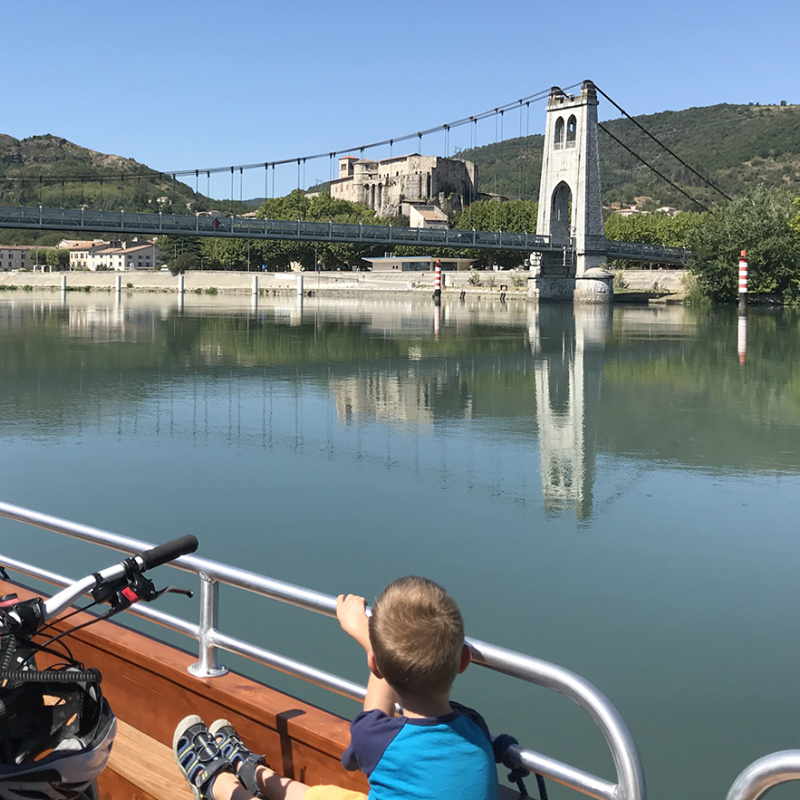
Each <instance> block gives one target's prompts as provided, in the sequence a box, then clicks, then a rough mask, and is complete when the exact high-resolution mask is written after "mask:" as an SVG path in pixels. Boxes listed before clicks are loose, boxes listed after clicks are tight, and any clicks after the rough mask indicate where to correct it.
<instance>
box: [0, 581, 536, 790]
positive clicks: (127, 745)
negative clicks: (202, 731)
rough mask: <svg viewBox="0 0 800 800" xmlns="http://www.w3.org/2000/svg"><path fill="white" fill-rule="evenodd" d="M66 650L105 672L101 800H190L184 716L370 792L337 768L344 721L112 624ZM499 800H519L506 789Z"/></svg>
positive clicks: (316, 775) (301, 774) (299, 772)
mask: <svg viewBox="0 0 800 800" xmlns="http://www.w3.org/2000/svg"><path fill="white" fill-rule="evenodd" d="M14 592H15V593H17V594H18V595H19V596H20V598H21V599H27V598H29V597H32V596H35V593H34V592H32V591H30V590H28V589H25V588H24V587H21V586H19V585H18V584H15V583H12V582H8V581H2V580H0V596H2V595H5V594H11V593H14ZM89 619H90V615H89V614H83V613H82V614H76V615H75V616H74V617H71V618H70V621H69V623H66V624H62V623H60V622H59V621H58V620H56V622H55V623H54V627H55V628H56V630H58V631H61V630H64V629H65V628H66V627H70V628H71V627H73V626H74V625H79V624H81V623H82V622H86V621H88V620H89ZM69 645H70V649H71V650H72V652H73V654H74V655H75V658H76V659H78V660H79V661H82V662H83V663H84V664H85V665H86V666H87V667H96V668H98V669H99V670H100V671H101V672H102V674H103V693H104V694H105V696H106V697H107V698H108V701H109V703H110V704H111V707H112V708H113V710H114V713H115V714H116V715H117V720H118V724H119V727H118V733H117V738H116V740H115V742H114V747H113V750H112V753H111V758H110V759H109V762H108V766H107V767H106V769H105V771H104V772H103V774H102V775H101V777H100V780H99V790H100V799H101V800H112V798H113V800H192V793H191V791H190V789H189V786H188V784H187V783H186V781H185V780H184V778H183V776H182V775H181V773H180V771H179V770H178V767H177V765H176V764H175V761H174V759H173V757H172V735H173V732H174V730H175V726H176V725H177V723H178V722H180V720H181V719H183V717H185V716H187V715H188V714H199V715H200V716H201V717H202V718H203V719H204V720H206V721H207V722H209V723H210V722H211V721H213V720H215V719H218V718H220V717H224V718H227V719H229V720H230V721H231V722H232V723H233V724H234V726H235V727H236V729H237V731H238V732H239V733H240V735H241V736H242V739H243V740H244V741H245V743H246V744H247V745H248V747H250V748H251V749H252V750H253V751H254V752H257V753H264V755H265V756H266V759H267V762H268V763H269V764H270V765H271V766H272V767H273V768H274V769H276V770H277V771H278V772H280V773H281V774H283V775H285V776H287V777H290V778H294V779H296V780H300V781H303V782H304V783H307V784H309V785H312V786H313V785H316V784H323V783H331V784H335V785H337V786H341V787H343V788H346V789H354V790H356V791H361V792H368V791H369V785H368V783H367V780H366V777H365V776H364V775H363V774H362V773H360V772H348V771H347V770H345V769H344V768H343V767H342V765H341V762H340V761H339V759H340V758H341V755H342V753H343V752H344V750H345V749H346V748H347V745H348V744H349V743H350V725H349V722H348V721H347V720H344V719H342V718H341V717H337V716H335V715H334V714H330V713H329V712H327V711H323V710H322V709H320V708H317V707H316V706H312V705H310V704H308V703H304V702H302V701H301V700H298V699H297V698H295V697H292V696H291V695H288V694H284V693H282V692H279V691H277V690H275V689H272V688H271V687H269V686H267V685H265V684H263V683H258V682H256V681H253V680H250V679H249V678H246V677H244V676H242V675H238V674H236V673H233V672H229V673H228V674H227V675H224V676H222V677H220V678H213V679H206V678H196V677H194V676H192V675H190V674H189V673H188V672H187V668H188V667H189V666H190V665H191V664H193V663H194V662H195V661H196V656H193V655H192V654H190V653H187V652H185V651H183V650H180V649H179V648H177V647H172V646H170V645H167V644H165V643H163V642H160V641H158V640H157V639H153V638H152V637H149V636H146V635H144V634H141V633H137V632H135V631H132V630H129V629H127V628H125V627H123V626H121V625H117V624H115V623H113V622H98V623H96V624H95V625H92V626H91V627H89V628H86V629H85V630H81V631H78V632H76V633H75V634H74V635H73V636H70V639H69ZM51 660H55V659H51ZM47 665H48V658H47V657H45V656H42V657H40V658H39V666H40V668H42V667H45V666H47ZM499 797H500V800H519V797H520V795H519V794H518V793H517V792H515V791H513V790H511V789H509V788H507V787H501V789H500V793H499Z"/></svg>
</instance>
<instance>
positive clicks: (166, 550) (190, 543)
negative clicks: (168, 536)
mask: <svg viewBox="0 0 800 800" xmlns="http://www.w3.org/2000/svg"><path fill="white" fill-rule="evenodd" d="M195 550H197V537H196V536H192V534H187V535H186V536H181V537H180V538H178V539H173V540H172V541H171V542H165V543H164V544H160V545H158V546H157V547H154V548H153V549H152V550H145V551H144V553H139V554H138V558H140V559H141V561H142V572H145V571H147V570H148V569H153V567H159V566H161V565H162V564H166V563H167V562H168V561H174V560H175V559H176V558H178V557H179V556H185V555H186V554H187V553H194V551H195Z"/></svg>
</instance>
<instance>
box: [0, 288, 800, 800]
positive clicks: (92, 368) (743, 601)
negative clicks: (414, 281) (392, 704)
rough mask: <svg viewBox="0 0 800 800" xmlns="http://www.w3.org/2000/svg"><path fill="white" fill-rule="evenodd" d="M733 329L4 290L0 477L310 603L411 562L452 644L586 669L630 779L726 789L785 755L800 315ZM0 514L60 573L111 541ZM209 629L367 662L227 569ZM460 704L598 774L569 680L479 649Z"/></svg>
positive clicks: (621, 310) (755, 318)
mask: <svg viewBox="0 0 800 800" xmlns="http://www.w3.org/2000/svg"><path fill="white" fill-rule="evenodd" d="M746 337H747V338H746V353H743V352H740V351H741V350H742V346H741V343H742V341H743V340H742V338H741V335H740V332H739V330H738V326H737V318H736V315H735V311H732V310H727V309H723V310H692V309H688V308H687V309H684V308H681V307H659V308H641V307H632V306H628V307H625V306H617V307H616V308H614V309H613V313H612V311H611V310H609V309H603V308H591V307H586V308H577V309H575V311H574V312H573V310H572V309H571V308H569V307H567V306H558V305H553V306H543V307H541V308H539V309H537V308H536V307H535V306H530V307H528V306H527V305H525V304H524V303H521V302H514V303H509V304H508V305H503V304H501V303H500V302H499V301H497V300H486V299H483V300H470V301H468V302H467V303H460V302H458V301H457V300H455V299H453V300H449V299H448V300H446V301H445V303H444V306H443V308H442V309H440V310H438V311H437V310H436V309H435V308H434V306H433V304H432V302H431V301H430V300H414V301H409V302H406V301H403V300H398V299H372V300H355V299H340V300H336V299H325V300H321V299H317V298H312V299H307V300H306V301H305V304H304V305H298V303H297V301H295V300H294V299H291V300H284V301H281V302H277V301H276V300H274V299H273V300H269V301H266V300H261V301H259V303H258V305H255V306H254V305H251V301H250V300H249V298H238V299H236V298H234V299H231V298H225V297H221V296H220V297H217V298H210V297H209V298H206V297H201V296H187V297H186V299H185V300H184V301H183V303H181V302H180V301H179V300H178V299H176V297H175V296H174V295H139V296H135V297H132V298H123V299H122V300H121V301H115V299H114V297H113V296H108V295H102V296H101V295H97V294H91V293H87V294H84V293H80V294H79V293H70V294H69V295H67V296H65V298H63V299H62V298H61V296H60V295H59V294H57V293H52V294H44V293H42V294H28V293H22V292H13V293H12V292H7V293H4V294H0V364H1V365H2V372H1V373H0V374H1V375H2V381H1V382H0V434H1V435H2V446H3V458H2V460H1V461H0V487H1V490H0V498H2V499H3V500H4V501H6V502H11V503H15V504H18V505H22V506H26V507H30V508H34V509H37V510H40V511H45V512H48V513H51V514H54V515H56V516H61V517H65V518H67V519H73V520H78V521H81V522H84V523H87V524H91V525H95V526H98V527H101V528H107V529H110V530H113V531H116V532H118V533H122V534H126V535H130V536H135V537H139V538H143V539H146V540H150V541H154V542H159V541H163V540H166V539H167V538H170V537H172V536H175V535H179V534H182V533H186V532H192V533H195V534H196V535H197V536H198V538H199V539H200V542H201V549H200V554H201V555H204V556H207V557H209V558H214V559H218V560H221V561H223V562H226V563H230V564H234V565H237V566H242V567H246V568H249V569H254V570H256V571H259V572H263V573H265V574H267V575H270V576H273V577H276V578H280V579H282V580H286V581H290V582H293V583H297V584H300V585H303V586H308V587H313V588H315V589H318V590H321V591H323V592H327V593H331V594H337V593H339V592H343V591H352V592H357V593H360V594H363V595H365V596H367V598H368V599H370V600H372V599H374V597H375V595H376V594H377V593H378V592H379V591H380V589H381V588H382V587H383V586H384V585H385V584H386V583H387V582H389V581H390V580H392V579H393V578H395V577H398V576H400V575H404V574H409V573H419V574H424V575H427V576H429V577H431V578H433V579H434V580H437V581H438V582H440V583H442V584H443V585H444V586H445V587H447V588H448V589H449V590H450V591H451V592H452V593H453V595H454V596H455V597H456V599H457V600H458V602H459V604H460V605H461V608H462V610H463V612H464V616H465V619H466V622H467V632H468V634H469V635H471V636H473V637H476V638H479V639H484V640H488V641H490V642H493V643H495V644H498V645H503V646H506V647H510V648H512V649H515V650H520V651H522V652H525V653H529V654H532V655H536V656H538V657H540V658H544V659H547V660H549V661H553V662H556V663H558V664H561V665H563V666H565V667H568V668H569V669H571V670H574V671H575V672H578V673H579V674H581V675H583V676H584V677H585V678H587V679H588V680H589V681H591V682H592V683H594V684H595V685H596V686H598V687H599V688H600V689H601V690H602V691H603V692H604V693H605V694H606V695H607V696H608V697H609V698H610V699H611V701H612V702H613V703H614V704H615V705H616V707H617V708H618V709H619V711H620V712H621V714H622V716H623V718H624V719H625V720H626V722H627V724H628V726H629V727H630V729H631V731H632V733H633V735H634V738H635V740H636V742H637V744H638V746H639V748H640V751H641V754H642V758H643V761H644V767H645V774H646V777H647V781H648V787H649V794H650V797H651V798H658V799H661V798H669V797H673V796H676V795H680V796H683V797H687V798H690V800H693V799H694V798H697V800H701V798H702V800H711V799H712V798H723V797H724V795H725V793H726V791H727V789H728V787H729V786H730V784H731V782H732V781H733V779H734V777H735V776H736V775H737V774H738V773H739V771H740V770H741V769H743V768H744V767H745V766H746V765H747V764H748V763H750V762H751V761H753V760H754V759H755V758H758V757H760V756H762V755H765V754H767V753H769V752H772V751H775V750H782V749H787V748H791V747H796V746H797V745H798V738H797V733H798V718H799V714H798V700H797V691H798V690H797V674H798V669H800V637H798V632H797V619H798V613H797V611H798V567H800V537H799V536H798V533H797V525H796V520H797V519H798V511H799V510H800V509H798V505H800V502H799V501H800V493H798V474H799V473H800V318H799V317H798V315H797V314H796V313H795V312H793V311H788V310H781V311H774V312H759V313H752V314H751V316H750V318H749V321H748V329H747V331H746ZM0 530H1V531H2V552H4V553H6V554H7V555H10V556H15V557H20V558H27V559H29V560H33V561H36V562H37V563H39V564H40V565H41V566H44V567H47V568H49V569H52V570H54V571H61V572H65V573H66V574H71V575H75V576H77V575H79V574H82V573H85V572H87V571H90V570H92V569H95V568H97V567H99V566H102V565H103V564H105V563H106V562H108V561H110V560H111V559H110V557H109V555H108V551H102V550H98V549H96V548H90V547H89V546H87V545H80V544H76V543H74V542H69V541H66V540H61V539H59V537H57V536H55V535H52V534H49V533H46V532H43V531H38V530H36V529H31V528H26V527H22V526H18V525H14V524H11V523H8V522H3V523H2V524H0ZM166 577H172V578H174V580H175V582H177V583H178V584H181V585H183V584H185V583H186V582H187V581H188V580H189V579H188V577H182V576H180V575H178V574H177V573H175V574H172V573H168V574H167V576H166ZM161 579H162V580H163V579H164V576H161ZM165 601H166V602H165V603H164V604H163V607H164V608H166V609H168V610H171V611H175V612H176V613H182V614H184V615H186V616H187V617H191V616H192V614H193V613H194V612H193V608H194V606H193V602H190V601H187V600H185V599H183V598H177V597H168V598H165ZM221 626H222V628H223V630H225V631H226V632H230V633H233V634H237V635H241V636H243V637H246V638H249V639H251V640H253V641H255V642H257V643H259V644H262V645H264V646H266V647H269V648H272V649H275V650H278V651H280V652H284V653H286V654H288V655H291V656H294V657H296V658H300V659H303V660H308V661H310V662H312V663H314V664H315V665H316V666H319V667H323V668H325V669H328V670H330V671H333V672H337V673H340V674H344V675H345V676H346V677H349V678H351V679H354V680H361V681H364V680H366V674H365V669H364V665H363V658H362V657H361V655H360V654H359V653H358V652H355V649H356V648H355V646H354V645H352V643H350V642H349V641H345V640H344V637H343V635H342V634H341V633H340V632H339V631H338V630H337V629H336V625H335V623H333V622H332V621H331V620H328V619H323V618H317V617H313V616H311V615H309V614H307V613H305V612H301V611H298V610H295V609H287V608H284V607H276V604H274V603H270V602H268V601H266V600H265V601H253V600H251V599H250V598H249V597H248V596H246V595H244V594H243V593H239V592H234V591H233V590H231V591H226V592H223V596H222V603H221ZM183 646H187V647H188V646H189V645H188V643H187V640H184V641H183ZM222 660H223V661H224V662H225V663H227V664H229V665H230V666H232V667H235V668H237V669H243V670H246V671H248V672H250V673H251V674H254V675H256V676H259V677H262V678H266V679H270V680H272V675H271V674H270V675H268V674H266V671H265V670H260V669H259V668H257V667H256V666H254V665H252V664H249V663H246V662H245V663H242V662H239V661H237V660H236V659H234V658H231V657H228V656H224V658H223V659H222ZM276 681H277V683H278V685H280V686H281V687H283V688H286V689H288V690H289V691H291V692H294V693H296V694H299V695H302V696H303V697H307V698H309V699H311V700H312V701H314V702H318V703H320V704H323V705H326V706H328V707H330V708H332V709H333V710H335V711H337V712H339V713H342V714H345V715H351V714H352V713H354V710H355V705H354V704H353V703H352V702H350V701H346V700H343V699H341V698H330V697H329V696H327V695H325V694H324V693H322V692H321V691H318V690H315V689H308V688H307V687H306V685H305V684H301V683H298V682H295V681H292V679H289V678H285V677H283V676H279V677H278V678H277V679H276ZM456 698H457V699H460V700H462V701H463V702H467V703H471V704H474V705H476V706H477V707H479V708H480V709H481V710H482V711H484V712H485V715H486V717H487V719H488V721H489V724H490V727H492V728H493V730H494V731H495V732H501V731H506V732H509V733H513V734H514V735H516V736H517V737H518V738H519V739H520V740H521V742H522V743H523V744H525V745H527V746H530V747H533V748H534V749H537V750H539V751H541V752H544V753H546V754H547V755H550V756H553V757H556V758H560V759H563V760H565V761H568V762H570V763H572V764H575V765H576V766H579V767H581V768H583V769H586V770H589V771H594V772H596V773H598V774H601V775H603V776H604V777H607V778H608V779H609V780H613V778H614V775H613V768H612V765H611V760H610V758H609V756H608V754H607V752H606V748H605V745H604V742H603V740H602V736H601V735H600V733H599V732H598V730H597V729H596V728H595V727H594V725H593V724H592V723H591V721H590V720H589V718H588V717H587V716H586V715H585V714H584V713H583V712H582V711H581V710H580V709H578V708H577V707H576V706H574V705H573V704H572V703H570V702H569V701H567V700H565V699H564V698H562V697H560V696H557V695H553V694H552V693H549V692H547V691H545V690H542V689H539V688H536V687H531V686H527V685H522V684H520V683H519V682H517V681H514V680H512V679H509V678H504V677H502V676H498V675H495V674H493V673H490V672H488V671H486V670H482V669H479V668H473V669H470V670H468V671H467V673H466V674H465V675H464V676H463V678H460V679H459V683H458V688H457V691H456ZM776 794H780V792H776ZM552 796H554V797H556V798H558V797H566V796H567V792H566V790H563V789H560V788H558V787H556V788H554V789H553V790H552Z"/></svg>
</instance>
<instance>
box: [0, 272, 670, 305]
mask: <svg viewBox="0 0 800 800" xmlns="http://www.w3.org/2000/svg"><path fill="white" fill-rule="evenodd" d="M684 274H685V271H684V270H653V271H649V270H630V271H626V272H625V282H626V286H627V287H628V288H629V289H631V290H635V291H649V290H650V289H651V288H652V286H653V284H654V283H657V284H658V287H659V288H660V289H661V290H662V291H664V290H666V291H669V292H680V291H681V288H682V283H681V281H682V277H683V275H684ZM443 277H444V278H445V287H444V292H445V294H450V293H454V292H458V293H459V294H460V293H461V291H462V290H463V291H464V292H466V293H467V294H475V295H497V296H499V295H500V294H501V293H504V294H505V296H506V297H508V298H515V297H516V298H519V299H525V298H526V290H527V281H528V273H527V271H523V270H503V271H499V272H492V271H482V272H447V273H443ZM64 279H66V288H67V291H98V292H114V291H116V287H117V279H119V282H120V290H121V291H122V292H165V293H178V292H180V291H181V279H183V284H182V285H183V291H184V292H185V293H195V294H248V295H252V294H254V293H255V292H256V291H257V292H258V294H259V295H274V296H279V295H293V294H297V293H298V292H299V291H300V280H301V279H302V292H303V294H304V295H309V293H310V294H311V295H314V294H320V295H331V296H347V295H357V294H362V293H366V292H377V293H390V294H424V293H432V292H433V288H434V285H433V284H434V274H433V273H432V272H404V273H381V272H319V273H317V272H300V273H296V272H222V271H219V272H218V271H212V270H198V271H190V272H187V273H185V274H184V275H181V276H178V275H172V274H171V273H169V272H161V271H158V272H138V271H133V272H46V273H31V272H8V273H2V274H0V291H2V290H9V289H11V290H25V291H61V290H62V287H63V283H62V281H63V280H64Z"/></svg>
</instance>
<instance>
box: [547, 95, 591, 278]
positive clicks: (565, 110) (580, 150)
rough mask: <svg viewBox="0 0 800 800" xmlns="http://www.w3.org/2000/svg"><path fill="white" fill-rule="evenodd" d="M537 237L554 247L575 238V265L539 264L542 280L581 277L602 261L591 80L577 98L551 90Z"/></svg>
mask: <svg viewBox="0 0 800 800" xmlns="http://www.w3.org/2000/svg"><path fill="white" fill-rule="evenodd" d="M536 233H538V234H540V235H547V236H552V237H553V240H554V241H555V242H557V243H564V244H566V243H567V242H568V241H569V239H570V237H571V238H572V239H574V240H575V251H574V252H575V258H574V261H573V260H567V261H566V262H565V259H564V258H563V257H562V258H559V259H548V258H543V259H541V260H540V261H539V273H540V274H541V275H542V276H543V277H544V276H558V277H566V278H575V277H577V278H580V277H581V276H582V275H584V273H585V272H586V271H587V270H589V269H592V268H594V267H599V266H601V265H602V264H604V263H605V260H606V239H605V229H604V224H603V196H602V190H601V185H600V153H599V151H598V147H597V91H596V89H595V87H594V84H593V83H592V82H591V81H584V83H583V86H582V87H581V92H580V94H579V95H577V96H575V95H567V94H564V92H563V91H562V90H561V89H559V88H558V87H556V86H554V87H553V88H552V89H551V90H550V98H549V99H548V101H547V124H546V127H545V135H544V155H543V158H542V182H541V186H540V189H539V217H538V219H537V224H536ZM548 255H549V254H548Z"/></svg>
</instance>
